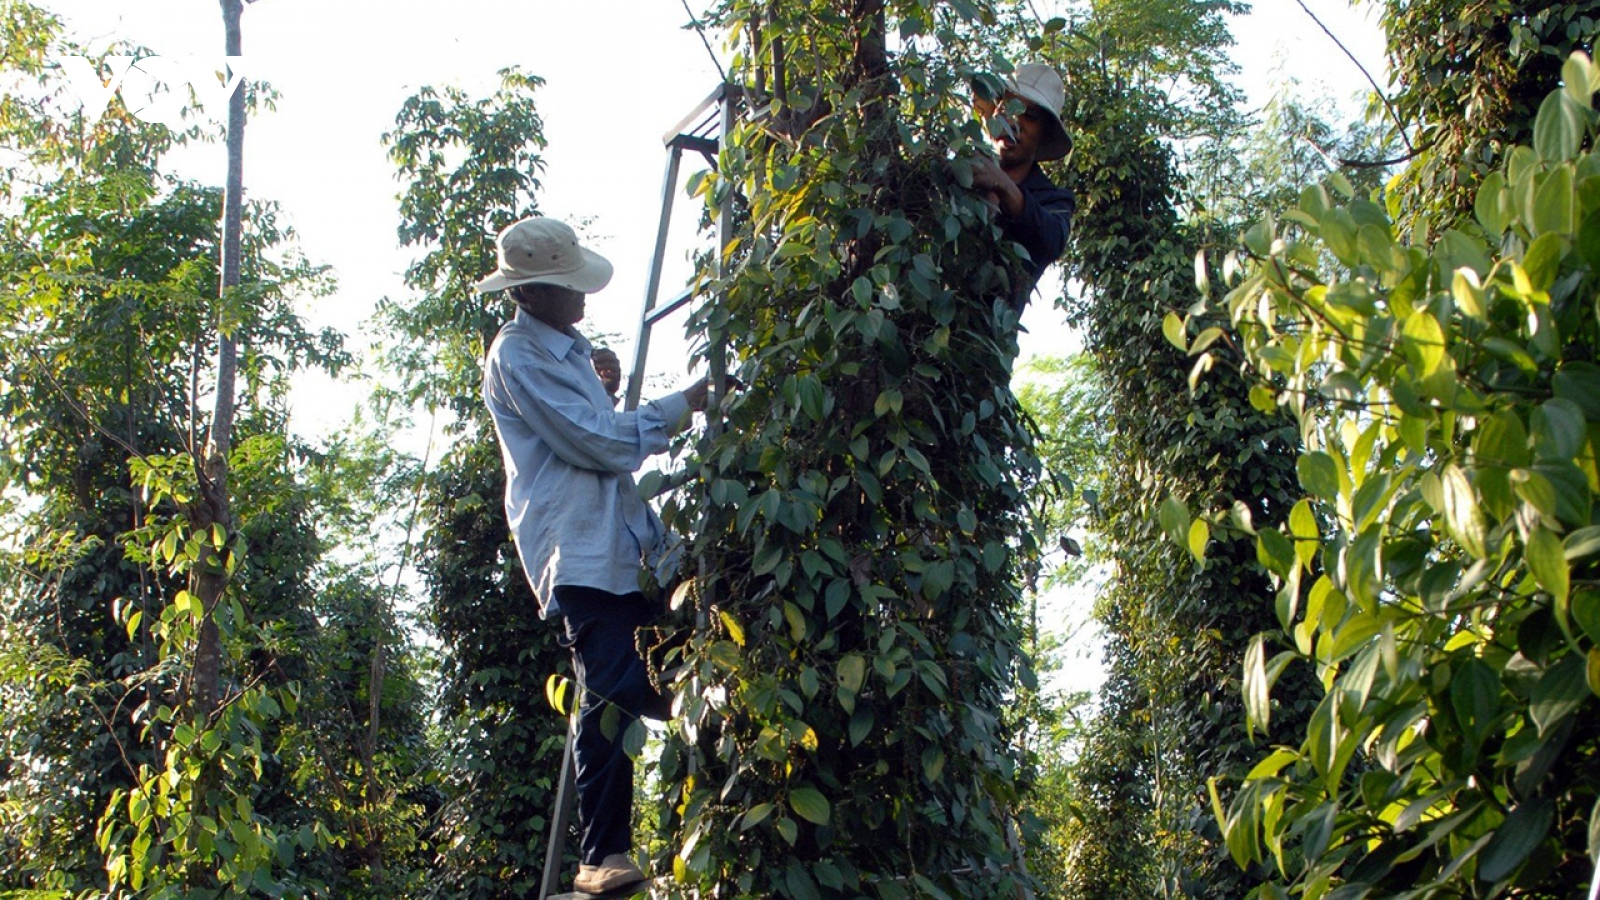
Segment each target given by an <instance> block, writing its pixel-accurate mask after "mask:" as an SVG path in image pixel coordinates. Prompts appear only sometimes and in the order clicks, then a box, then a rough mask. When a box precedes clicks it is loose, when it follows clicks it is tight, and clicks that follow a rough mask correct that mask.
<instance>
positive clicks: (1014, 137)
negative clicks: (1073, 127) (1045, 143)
mask: <svg viewBox="0 0 1600 900" xmlns="http://www.w3.org/2000/svg"><path fill="white" fill-rule="evenodd" d="M1021 102H1022V101H1020V100H1017V99H1016V98H1014V97H1008V98H1006V105H1007V106H1010V105H1014V104H1017V103H1021ZM996 115H997V116H1000V117H1002V118H1004V119H1005V122H1006V124H1008V125H1010V126H1011V127H1010V129H1000V130H999V131H1000V133H999V134H997V135H995V138H994V145H995V147H996V149H998V150H999V151H1000V166H1001V168H1004V169H1012V168H1016V167H1018V166H1026V165H1028V164H1030V163H1032V162H1033V161H1034V159H1035V158H1037V157H1038V154H1039V142H1040V141H1041V140H1043V139H1044V133H1045V128H1046V127H1047V126H1046V123H1045V117H1046V116H1048V115H1049V113H1047V112H1045V111H1044V110H1042V109H1040V108H1039V107H1037V106H1034V105H1033V104H1031V103H1030V104H1028V105H1027V106H1026V107H1025V108H1024V109H1023V110H1022V112H1020V113H1017V114H1015V115H1008V114H1007V113H1006V112H1005V111H1004V109H1001V110H997V111H996Z"/></svg>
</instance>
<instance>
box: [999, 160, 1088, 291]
mask: <svg viewBox="0 0 1600 900" xmlns="http://www.w3.org/2000/svg"><path fill="white" fill-rule="evenodd" d="M1017 187H1019V188H1021V189H1022V213H1021V215H1018V216H1015V217H1012V216H1008V215H1006V214H1005V213H1004V212H1001V213H1000V218H999V222H1000V232H1001V233H1002V234H1004V235H1005V236H1006V237H1007V238H1009V239H1011V240H1013V241H1016V242H1017V243H1019V244H1021V245H1022V247H1023V249H1025V250H1027V251H1028V258H1027V259H1026V260H1025V261H1024V262H1025V264H1026V265H1027V269H1028V281H1027V283H1026V284H1022V285H1019V286H1018V290H1017V291H1016V293H1015V294H1013V295H1012V297H1011V308H1012V309H1014V310H1016V311H1017V315H1021V314H1022V308H1023V307H1025V306H1027V305H1028V298H1029V297H1030V296H1031V295H1032V294H1033V287H1034V285H1035V284H1037V283H1038V281H1039V276H1040V275H1043V274H1044V270H1045V269H1047V268H1049V267H1050V264H1051V263H1053V262H1055V261H1056V260H1057V259H1059V258H1060V257H1061V254H1062V252H1063V251H1065V250H1066V249H1067V233H1068V232H1069V231H1071V229H1072V213H1073V211H1074V210H1076V209H1077V208H1078V202H1077V200H1076V199H1075V198H1074V197H1073V195H1072V192H1071V191H1069V190H1067V189H1066V188H1059V187H1056V185H1055V182H1053V181H1051V180H1050V179H1049V178H1048V177H1046V176H1045V174H1044V172H1043V171H1041V170H1040V169H1039V167H1038V165H1035V166H1034V167H1033V169H1032V171H1030V172H1029V173H1028V177H1027V178H1024V179H1022V181H1021V182H1019V183H1018V184H1017Z"/></svg>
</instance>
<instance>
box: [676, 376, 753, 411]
mask: <svg viewBox="0 0 1600 900" xmlns="http://www.w3.org/2000/svg"><path fill="white" fill-rule="evenodd" d="M743 387H744V384H743V383H742V382H740V381H739V379H737V378H734V377H733V376H732V375H727V376H724V377H723V382H722V391H721V393H722V395H723V396H727V394H728V391H729V390H739V389H741V388H743ZM683 398H684V399H685V400H688V401H689V408H690V409H691V410H694V411H695V412H703V411H704V410H705V408H706V404H708V403H709V402H710V400H711V379H709V378H702V379H700V380H699V381H696V382H695V383H694V384H691V385H689V386H688V387H686V388H684V389H683Z"/></svg>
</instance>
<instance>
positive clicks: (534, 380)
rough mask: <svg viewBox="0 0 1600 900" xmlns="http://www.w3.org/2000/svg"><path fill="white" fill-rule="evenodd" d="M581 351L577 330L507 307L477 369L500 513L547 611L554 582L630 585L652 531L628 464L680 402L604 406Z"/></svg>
mask: <svg viewBox="0 0 1600 900" xmlns="http://www.w3.org/2000/svg"><path fill="white" fill-rule="evenodd" d="M590 350H591V347H590V344H589V341H588V340H587V339H585V338H584V337H583V336H582V335H580V334H577V333H576V332H568V331H559V330H557V329H555V328H552V327H550V326H549V325H547V324H545V323H544V322H541V321H539V320H538V319H535V318H534V317H532V316H530V315H528V314H527V313H526V312H524V311H523V310H521V309H518V310H517V313H516V316H515V317H514V318H513V319H512V320H511V321H509V322H507V323H506V324H505V325H504V326H502V327H501V329H500V333H499V334H498V335H497V336H496V337H495V339H494V343H493V345H491V346H490V348H489V354H488V357H487V358H486V359H485V360H484V366H483V399H484V402H485V403H487V404H488V406H489V413H490V415H492V416H493V417H494V426H495V431H496V432H497V433H498V434H499V435H500V453H501V456H502V457H503V458H504V460H505V466H506V519H507V521H508V522H509V524H510V526H511V534H512V536H513V537H514V538H515V540H516V545H517V555H518V556H519V557H520V558H521V559H522V568H523V571H524V572H526V573H527V575H528V583H529V584H530V585H532V587H533V593H534V595H535V596H537V597H538V598H539V608H540V615H541V616H542V617H544V618H547V619H548V618H551V617H554V616H557V615H560V614H561V610H560V609H559V608H558V607H557V605H556V602H555V596H554V590H553V589H554V588H555V586H556V585H573V586H578V587H589V588H597V589H599V590H603V591H609V592H611V593H613V594H627V593H630V592H632V591H636V590H638V589H639V571H640V567H641V560H642V559H643V558H644V557H646V556H649V555H652V554H654V553H655V552H656V551H657V550H658V549H659V547H660V545H661V541H662V532H663V529H662V526H661V520H660V519H659V518H657V517H656V514H655V513H654V512H653V511H651V509H650V508H649V507H648V506H646V505H645V502H644V500H642V499H641V498H640V497H639V492H638V488H637V486H636V485H635V484H634V481H633V473H634V472H635V471H637V470H638V468H639V466H640V465H641V464H643V462H644V459H645V457H647V456H649V455H651V454H653V453H660V452H661V451H663V450H665V449H667V441H668V439H669V438H670V437H671V435H672V428H673V427H674V426H675V425H676V424H677V423H678V422H679V421H681V420H682V419H683V417H684V415H685V414H687V413H688V411H689V402H688V400H687V399H685V398H684V396H683V394H682V393H681V392H680V393H676V394H669V395H667V396H666V397H663V398H661V399H659V400H656V401H654V402H652V403H648V404H645V405H644V406H641V407H640V408H639V409H638V410H636V411H632V412H619V411H617V410H615V409H613V408H612V405H611V398H610V397H608V396H607V395H606V392H605V388H604V387H603V386H602V385H601V384H600V378H599V376H597V375H595V373H594V365H593V364H592V363H591V362H590V360H589V353H590Z"/></svg>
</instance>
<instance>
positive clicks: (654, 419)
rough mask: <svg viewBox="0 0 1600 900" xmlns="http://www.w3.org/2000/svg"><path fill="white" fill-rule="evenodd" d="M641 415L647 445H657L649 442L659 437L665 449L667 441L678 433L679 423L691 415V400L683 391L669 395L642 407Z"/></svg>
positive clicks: (642, 432) (641, 425)
mask: <svg viewBox="0 0 1600 900" xmlns="http://www.w3.org/2000/svg"><path fill="white" fill-rule="evenodd" d="M639 414H640V415H639V418H640V421H639V430H640V432H641V435H642V436H644V437H645V438H646V442H647V443H655V442H654V441H649V438H650V437H657V436H659V437H658V439H659V441H660V444H661V447H662V448H663V449H664V448H665V447H666V442H667V439H668V438H670V437H671V436H672V435H674V434H676V433H677V432H678V425H679V423H681V422H682V421H683V419H684V417H685V416H687V415H688V414H689V398H687V397H685V396H684V395H683V392H682V391H678V392H677V393H675V394H668V395H666V396H665V397H660V398H657V399H655V400H651V401H650V402H649V403H646V404H645V405H644V406H642V407H640V408H639ZM651 452H659V451H651Z"/></svg>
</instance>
